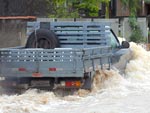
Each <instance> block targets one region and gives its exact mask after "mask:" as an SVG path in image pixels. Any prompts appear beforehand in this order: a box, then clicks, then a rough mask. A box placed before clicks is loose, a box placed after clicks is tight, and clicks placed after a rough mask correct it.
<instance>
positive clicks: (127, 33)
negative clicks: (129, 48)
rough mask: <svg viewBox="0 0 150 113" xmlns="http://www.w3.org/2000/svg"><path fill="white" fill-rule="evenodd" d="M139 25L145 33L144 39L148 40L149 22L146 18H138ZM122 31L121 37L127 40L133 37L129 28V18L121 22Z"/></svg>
mask: <svg viewBox="0 0 150 113" xmlns="http://www.w3.org/2000/svg"><path fill="white" fill-rule="evenodd" d="M137 21H138V24H139V26H140V28H141V30H142V33H143V37H144V38H146V39H147V38H148V30H147V20H146V18H138V19H137ZM120 25H121V27H120V30H121V36H122V37H124V38H126V39H127V40H129V37H130V35H131V28H130V26H129V19H128V18H124V19H122V20H121V22H120Z"/></svg>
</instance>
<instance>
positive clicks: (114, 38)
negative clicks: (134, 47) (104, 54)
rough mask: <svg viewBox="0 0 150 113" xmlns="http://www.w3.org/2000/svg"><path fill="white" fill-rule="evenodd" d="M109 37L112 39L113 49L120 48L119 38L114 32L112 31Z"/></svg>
mask: <svg viewBox="0 0 150 113" xmlns="http://www.w3.org/2000/svg"><path fill="white" fill-rule="evenodd" d="M108 37H109V38H110V39H111V47H112V48H118V47H119V46H120V43H119V40H118V39H117V36H116V35H115V33H114V32H113V31H112V30H110V33H109V35H108Z"/></svg>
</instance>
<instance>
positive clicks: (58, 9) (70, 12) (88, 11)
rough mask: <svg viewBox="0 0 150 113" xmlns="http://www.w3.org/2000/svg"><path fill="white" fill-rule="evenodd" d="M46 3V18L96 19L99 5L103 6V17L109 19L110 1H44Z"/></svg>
mask: <svg viewBox="0 0 150 113" xmlns="http://www.w3.org/2000/svg"><path fill="white" fill-rule="evenodd" d="M46 2H47V4H49V6H50V8H49V9H50V12H49V14H48V17H51V18H52V17H53V18H78V17H98V12H99V9H100V4H101V3H104V4H105V6H106V14H105V17H106V18H109V3H110V0H46Z"/></svg>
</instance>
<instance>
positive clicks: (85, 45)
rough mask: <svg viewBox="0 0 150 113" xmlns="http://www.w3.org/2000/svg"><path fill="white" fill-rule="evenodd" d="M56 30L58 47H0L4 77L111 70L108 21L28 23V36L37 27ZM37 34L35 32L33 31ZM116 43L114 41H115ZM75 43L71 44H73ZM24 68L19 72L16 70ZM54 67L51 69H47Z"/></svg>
mask: <svg viewBox="0 0 150 113" xmlns="http://www.w3.org/2000/svg"><path fill="white" fill-rule="evenodd" d="M40 28H42V29H49V30H52V31H54V32H55V33H56V35H57V36H58V38H59V41H60V48H55V49H42V48H24V47H18V48H17V47H16V48H3V49H0V75H1V76H2V77H6V78H9V77H10V78H12V77H13V78H23V77H31V78H34V77H36V76H33V75H34V74H35V73H40V75H37V76H40V77H41V78H43V77H49V78H51V77H53V78H60V77H61V78H65V77H72V78H74V77H78V78H84V77H85V74H87V73H88V76H91V73H93V72H94V71H95V70H96V69H97V68H98V67H99V68H101V69H103V68H107V69H110V64H111V56H112V55H113V52H112V48H111V38H110V37H109V35H112V32H111V30H110V27H109V24H107V23H100V22H48V23H45V22H29V23H28V25H27V35H30V34H31V33H32V32H33V31H36V30H37V29H40ZM35 35H36V34H35ZM116 42H117V40H116ZM72 43H74V44H72ZM115 46H118V47H119V46H120V44H115ZM20 68H22V69H25V71H18V69H20ZM51 69H54V70H55V71H54V70H53V71H50V70H51Z"/></svg>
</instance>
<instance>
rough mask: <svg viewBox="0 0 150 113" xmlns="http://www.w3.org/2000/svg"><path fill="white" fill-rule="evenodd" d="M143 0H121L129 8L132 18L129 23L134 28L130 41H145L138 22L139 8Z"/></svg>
mask: <svg viewBox="0 0 150 113" xmlns="http://www.w3.org/2000/svg"><path fill="white" fill-rule="evenodd" d="M140 1H141V0H121V2H122V4H123V5H124V6H125V7H128V8H129V12H130V18H129V24H130V27H131V30H132V34H131V36H130V41H134V42H138V43H139V42H144V41H145V40H144V38H143V34H142V31H141V29H140V27H139V25H138V22H137V10H138V9H139V8H140V5H139V4H140Z"/></svg>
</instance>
